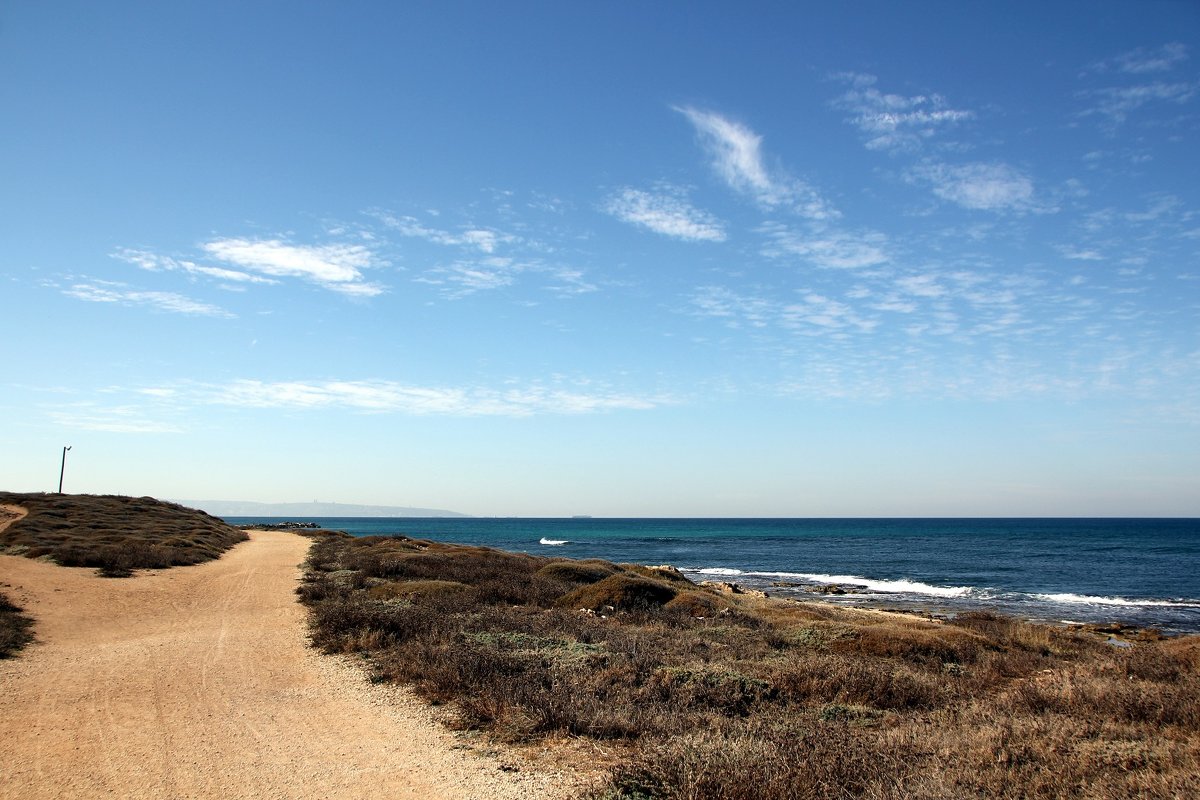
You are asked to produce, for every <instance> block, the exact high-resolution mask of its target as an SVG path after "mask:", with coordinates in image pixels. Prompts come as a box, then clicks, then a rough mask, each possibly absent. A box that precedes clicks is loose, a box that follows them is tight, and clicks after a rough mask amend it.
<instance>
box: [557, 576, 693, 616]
mask: <svg viewBox="0 0 1200 800" xmlns="http://www.w3.org/2000/svg"><path fill="white" fill-rule="evenodd" d="M675 595H676V591H675V589H673V588H672V587H670V586H668V585H667V584H665V583H663V582H661V581H654V580H650V579H648V578H642V577H639V576H635V575H627V574H621V575H609V576H608V577H607V578H605V579H604V580H601V581H598V582H596V583H593V584H589V585H587V586H581V587H580V588H578V589H576V590H575V591H573V592H570V593H568V594H565V595H563V596H562V597H561V598H560V599H559V601H558V605H560V606H562V607H563V608H586V609H591V610H592V611H605V610H611V611H635V610H650V609H655V608H659V607H660V606H665V605H666V604H667V603H669V602H671V601H672V600H674V599H675Z"/></svg>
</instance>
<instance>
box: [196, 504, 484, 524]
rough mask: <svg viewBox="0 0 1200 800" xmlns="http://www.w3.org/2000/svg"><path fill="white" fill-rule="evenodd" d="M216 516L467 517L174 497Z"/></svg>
mask: <svg viewBox="0 0 1200 800" xmlns="http://www.w3.org/2000/svg"><path fill="white" fill-rule="evenodd" d="M173 502H176V503H179V504H180V505H184V506H187V507H189V508H198V509H200V510H201V511H204V512H206V513H209V514H212V515H213V516H215V517H300V518H303V519H308V518H311V517H467V516H469V515H468V514H460V513H459V512H457V511H448V510H446V509H442V508H415V507H411V506H369V505H356V504H353V503H323V502H317V501H313V502H311V503H255V502H251V501H249V500H175V501H173Z"/></svg>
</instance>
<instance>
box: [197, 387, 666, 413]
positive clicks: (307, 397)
mask: <svg viewBox="0 0 1200 800" xmlns="http://www.w3.org/2000/svg"><path fill="white" fill-rule="evenodd" d="M588 389H589V390H579V389H565V388H558V387H547V386H543V385H541V384H538V383H535V384H532V385H530V386H527V387H525V388H517V389H499V390H498V389H488V388H471V389H462V388H445V387H420V386H406V385H404V384H400V383H396V382H393V381H312V382H307V381H280V382H265V381H257V380H239V381H234V382H232V383H230V384H228V385H225V386H207V387H199V392H200V394H201V395H203V402H207V403H215V404H218V405H228V406H237V407H242V408H281V409H301V410H302V409H327V408H332V409H350V410H357V411H366V412H375V413H402V414H415V415H431V414H441V415H452V416H508V417H527V416H533V415H535V414H585V413H595V412H602V411H622V410H648V409H652V408H655V407H657V406H659V405H663V404H664V403H665V402H667V401H666V400H665V399H664V398H661V397H644V396H639V395H630V394H622V393H620V392H613V391H605V390H596V389H592V388H590V387H588Z"/></svg>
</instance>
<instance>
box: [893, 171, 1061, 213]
mask: <svg viewBox="0 0 1200 800" xmlns="http://www.w3.org/2000/svg"><path fill="white" fill-rule="evenodd" d="M909 178H910V180H913V181H916V182H921V183H925V184H928V185H929V186H930V188H931V189H932V190H933V193H934V194H936V195H937V196H938V197H940V198H942V199H943V200H949V201H950V202H952V203H956V204H958V205H960V206H962V207H963V208H970V209H976V210H981V211H1049V210H1052V209H1050V208H1046V207H1043V206H1041V205H1040V204H1039V203H1038V202H1037V201H1036V198H1035V193H1034V186H1033V179H1032V178H1030V177H1029V176H1028V175H1026V174H1025V173H1024V172H1021V171H1020V170H1018V169H1016V168H1015V167H1011V166H1009V165H1008V164H1004V163H1000V162H990V163H980V162H977V163H972V164H958V165H951V164H943V163H938V162H928V163H925V164H922V165H920V166H918V167H916V168H914V169H913V170H911V171H910V172H909Z"/></svg>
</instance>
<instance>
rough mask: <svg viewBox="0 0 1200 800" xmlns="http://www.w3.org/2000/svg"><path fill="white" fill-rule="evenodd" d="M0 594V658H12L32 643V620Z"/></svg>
mask: <svg viewBox="0 0 1200 800" xmlns="http://www.w3.org/2000/svg"><path fill="white" fill-rule="evenodd" d="M22 611H23V609H22V608H21V607H20V606H18V605H16V604H15V603H13V602H12V601H11V600H9V599H8V598H7V597H6V596H4V595H3V594H0V658H12V657H13V656H15V655H16V654H17V653H18V652H20V650H21V648H23V647H24V646H25V645H27V644H29V643H30V642H31V641H33V620H32V619H31V618H29V617H27V616H26V615H25V614H22V613H21V612H22Z"/></svg>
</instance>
